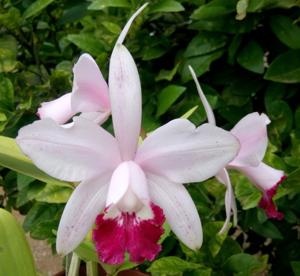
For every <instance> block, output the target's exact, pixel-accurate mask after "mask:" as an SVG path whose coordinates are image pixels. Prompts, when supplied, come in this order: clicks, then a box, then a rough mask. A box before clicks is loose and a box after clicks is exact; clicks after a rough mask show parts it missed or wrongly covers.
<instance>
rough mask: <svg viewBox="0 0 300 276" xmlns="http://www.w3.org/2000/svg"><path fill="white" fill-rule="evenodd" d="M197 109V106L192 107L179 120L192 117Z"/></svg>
mask: <svg viewBox="0 0 300 276" xmlns="http://www.w3.org/2000/svg"><path fill="white" fill-rule="evenodd" d="M198 107H199V105H196V106H194V107H192V108H191V109H190V110H188V111H187V112H185V113H184V114H183V115H182V116H180V118H182V119H188V118H189V117H190V116H192V115H193V113H194V112H195V111H196V110H197V109H198Z"/></svg>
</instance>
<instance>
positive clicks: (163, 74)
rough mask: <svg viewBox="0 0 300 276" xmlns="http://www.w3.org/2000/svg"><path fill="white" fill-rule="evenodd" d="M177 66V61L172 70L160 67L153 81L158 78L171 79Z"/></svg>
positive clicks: (158, 79)
mask: <svg viewBox="0 0 300 276" xmlns="http://www.w3.org/2000/svg"><path fill="white" fill-rule="evenodd" d="M178 68H179V63H177V64H176V65H175V66H174V68H173V69H172V70H165V69H161V70H160V71H159V73H158V76H157V77H156V78H155V81H160V80H167V81H171V80H172V79H173V78H174V76H175V74H176V73H177V70H178Z"/></svg>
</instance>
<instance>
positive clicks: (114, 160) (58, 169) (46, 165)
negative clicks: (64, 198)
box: [16, 118, 120, 181]
mask: <svg viewBox="0 0 300 276" xmlns="http://www.w3.org/2000/svg"><path fill="white" fill-rule="evenodd" d="M16 141H17V143H18V145H19V146H20V148H21V150H22V151H23V152H24V153H25V154H26V155H27V156H29V158H30V159H31V160H32V161H33V162H34V164H35V165H36V166H37V167H38V168H40V169H41V170H43V171H45V172H46V173H47V174H49V175H51V176H53V177H55V178H58V179H61V180H65V181H81V180H84V179H87V178H90V177H92V176H93V175H100V174H102V173H103V172H105V171H112V170H113V169H114V168H115V167H116V166H117V165H118V163H119V162H120V155H119V150H118V145H117V142H116V140H115V138H114V137H113V136H112V135H111V134H110V133H108V132H107V131H105V130H104V129H102V128H101V127H100V126H98V125H97V124H95V123H94V122H91V121H89V120H85V119H83V118H74V125H73V126H71V127H69V128H63V127H61V126H60V125H58V124H57V123H55V122H54V121H52V120H50V119H44V120H40V121H36V122H34V123H33V124H31V125H28V126H25V127H23V128H22V129H20V131H19V135H18V137H17V139H16Z"/></svg>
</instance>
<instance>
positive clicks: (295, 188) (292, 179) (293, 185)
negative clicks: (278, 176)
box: [284, 169, 300, 193]
mask: <svg viewBox="0 0 300 276" xmlns="http://www.w3.org/2000/svg"><path fill="white" fill-rule="evenodd" d="M299 179H300V169H296V170H294V171H293V172H291V173H290V174H289V175H288V178H287V179H286V180H285V182H284V187H285V188H286V189H288V190H289V191H290V192H292V193H300V181H299Z"/></svg>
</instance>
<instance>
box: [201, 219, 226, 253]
mask: <svg viewBox="0 0 300 276" xmlns="http://www.w3.org/2000/svg"><path fill="white" fill-rule="evenodd" d="M223 224H224V222H223V221H214V222H208V223H206V224H205V225H204V227H203V239H204V240H206V243H207V244H206V246H207V247H208V251H209V252H210V254H211V256H213V257H216V256H217V255H218V253H219V252H220V250H221V247H222V245H223V243H224V241H225V239H226V237H227V232H228V230H229V229H228V230H227V231H225V232H224V233H223V234H219V231H220V230H221V228H222V226H223Z"/></svg>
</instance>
